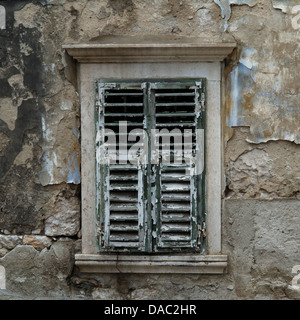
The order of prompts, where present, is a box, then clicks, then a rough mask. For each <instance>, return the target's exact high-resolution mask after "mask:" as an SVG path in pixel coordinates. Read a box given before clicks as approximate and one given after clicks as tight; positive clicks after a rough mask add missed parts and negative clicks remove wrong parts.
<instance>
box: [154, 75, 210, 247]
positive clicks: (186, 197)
mask: <svg viewBox="0 0 300 320" xmlns="http://www.w3.org/2000/svg"><path fill="white" fill-rule="evenodd" d="M204 89H205V88H204V81H199V82H170V83H168V82H159V83H151V85H150V89H149V90H150V92H149V96H150V98H149V103H150V104H151V105H152V107H151V109H152V128H155V129H156V131H155V135H154V136H155V137H153V136H152V144H153V141H154V140H155V141H156V145H157V146H159V147H158V149H157V151H156V152H154V155H155V156H156V159H155V160H154V161H156V165H154V167H153V170H152V172H153V177H152V216H153V219H154V221H153V222H154V230H153V231H154V232H153V236H154V238H155V240H154V243H155V246H154V250H155V251H166V250H175V251H178V250H188V249H191V250H195V249H198V250H201V251H203V249H204V241H203V232H202V230H203V229H204V225H205V224H204V221H205V212H204V198H205V195H204V192H203V183H204V172H202V169H201V166H202V167H203V166H204V154H203V152H204V145H203V143H204V138H203V131H202V130H203V129H204V105H205V104H204ZM161 129H165V130H163V131H161ZM166 129H167V130H169V132H168V131H167V130H166ZM201 129H202V130H201ZM184 134H185V139H183V137H184ZM168 135H169V137H171V138H172V139H170V150H169V148H168V145H169V142H168V141H167V140H168V139H166V137H167V136H168ZM197 136H198V139H197ZM180 139H182V140H180ZM181 146H182V148H181ZM165 147H167V148H165ZM152 149H153V145H152ZM164 151H166V152H164ZM169 151H170V152H169ZM197 151H198V152H197ZM183 152H185V159H184V161H182V163H180V161H179V159H180V157H181V158H182V156H183ZM168 154H170V156H168ZM196 154H197V155H196ZM154 161H152V162H154ZM199 167H200V170H199ZM197 170H199V171H198V172H197Z"/></svg>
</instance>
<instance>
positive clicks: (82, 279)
mask: <svg viewBox="0 0 300 320" xmlns="http://www.w3.org/2000/svg"><path fill="white" fill-rule="evenodd" d="M299 4H300V3H299ZM0 5H2V6H4V8H5V11H6V28H5V29H1V30H0V265H2V266H4V267H5V270H6V290H0V298H3V299H24V298H29V299H35V298H38V297H49V298H50V297H51V298H57V297H59V298H62V299H74V298H78V299H79V298H81V299H91V298H93V299H115V298H118V299H166V298H167V299H299V298H300V294H299V292H298V291H297V290H295V289H293V288H292V287H291V281H292V278H293V276H294V275H293V274H292V268H293V266H294V265H300V245H299V244H300V223H299V222H300V217H299V212H300V202H299V199H300V156H299V154H300V153H299V152H300V149H299V143H300V132H299V121H300V111H299V110H300V109H299V107H300V106H299V101H300V96H299V95H300V92H299V83H300V67H299V63H298V61H297V57H299V55H300V46H299V28H298V29H297V23H296V22H297V21H296V20H295V19H296V18H297V12H295V10H294V11H293V8H294V7H295V6H296V5H297V1H278V0H261V1H259V0H249V1H238V0H230V1H229V0H227V1H226V0H223V1H222V0H215V1H212V0H182V1H173V0H159V1H157V0H153V1H143V0H124V1H115V0H101V1H94V0H90V1H87V0H80V1H72V0H47V1H46V0H40V1H38V0H36V1H0ZM299 12H300V10H299ZM299 27H300V25H299ZM151 34H162V35H169V36H176V35H180V36H193V37H201V38H203V39H204V40H205V39H208V40H210V41H211V40H214V39H219V38H223V39H231V40H234V41H235V42H236V43H237V45H238V46H237V49H236V50H235V51H234V53H233V54H232V55H231V57H230V58H229V59H227V60H226V62H225V63H224V75H225V79H224V83H225V84H224V88H225V90H224V101H223V110H224V112H223V119H224V123H223V125H224V145H225V151H224V152H225V154H224V174H225V176H226V186H225V188H224V199H223V213H222V239H223V253H224V254H228V256H229V267H228V273H227V274H226V275H218V276H216V275H205V276H204V275H197V276H196V275H190V276H188V275H186V276H184V278H183V277H182V276H178V275H147V276H145V275H143V276H139V275H94V274H90V275H86V274H82V273H80V272H79V270H78V269H77V268H76V267H74V254H75V253H76V252H80V242H81V240H80V239H81V226H80V101H79V96H78V88H77V78H76V65H75V62H74V61H72V59H71V58H70V57H69V56H68V55H67V54H66V53H65V52H64V51H63V50H62V45H63V44H65V43H78V42H88V41H91V40H92V41H97V39H99V38H100V37H103V36H106V35H139V36H142V35H151Z"/></svg>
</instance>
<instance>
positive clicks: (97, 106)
mask: <svg viewBox="0 0 300 320" xmlns="http://www.w3.org/2000/svg"><path fill="white" fill-rule="evenodd" d="M99 108H100V113H103V111H104V108H103V104H102V103H101V102H100V100H97V101H96V111H97V112H98V111H99Z"/></svg>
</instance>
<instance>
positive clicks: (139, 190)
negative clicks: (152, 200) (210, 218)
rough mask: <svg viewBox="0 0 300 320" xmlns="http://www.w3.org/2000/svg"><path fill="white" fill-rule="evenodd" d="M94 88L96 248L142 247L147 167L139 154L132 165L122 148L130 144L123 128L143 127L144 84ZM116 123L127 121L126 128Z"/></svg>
mask: <svg viewBox="0 0 300 320" xmlns="http://www.w3.org/2000/svg"><path fill="white" fill-rule="evenodd" d="M98 91H99V103H98V117H97V118H98V119H99V121H98V124H97V128H99V134H98V135H99V137H98V138H97V143H98V148H97V153H98V157H97V159H98V161H97V162H98V163H99V162H100V164H99V165H98V170H97V172H99V176H98V177H97V178H98V179H97V180H98V186H97V188H98V209H99V211H98V215H99V220H100V230H101V234H100V248H101V250H107V251H127V250H130V251H143V250H145V242H146V237H145V206H146V204H145V186H146V185H147V183H146V180H147V176H146V174H147V173H146V170H147V166H145V165H144V164H142V163H141V162H140V161H139V158H138V157H137V159H136V160H137V161H136V163H134V164H132V163H131V162H130V161H129V159H128V158H127V151H128V150H129V149H130V148H131V147H132V145H133V144H134V143H135V142H134V141H133V142H127V139H128V136H127V131H128V132H130V131H131V130H134V129H143V128H144V125H145V116H144V115H145V112H144V108H145V103H144V99H145V98H144V89H143V88H142V87H141V84H140V83H139V84H136V83H105V84H102V83H99V86H98ZM120 124H124V125H125V124H126V126H127V129H126V128H125V127H123V129H124V130H123V129H122V128H121V127H120ZM105 135H106V136H105ZM114 136H115V137H116V138H115V139H114V138H113V137H114ZM120 149H122V150H123V153H122V151H120ZM114 150H116V153H114V152H113V151H114ZM101 157H102V159H100V158H101Z"/></svg>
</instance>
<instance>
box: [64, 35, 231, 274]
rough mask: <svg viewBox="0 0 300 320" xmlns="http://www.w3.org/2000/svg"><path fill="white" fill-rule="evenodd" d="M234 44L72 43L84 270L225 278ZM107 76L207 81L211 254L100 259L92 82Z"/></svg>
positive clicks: (102, 256)
mask: <svg viewBox="0 0 300 320" xmlns="http://www.w3.org/2000/svg"><path fill="white" fill-rule="evenodd" d="M235 47H236V44H235V43H224V42H220V43H210V44H207V43H201V42H199V40H198V39H196V40H195V39H192V40H191V39H185V40H184V41H180V43H178V42H175V43H174V41H169V42H155V43H123V42H122V41H120V42H119V43H115V42H113V43H98V44H67V45H64V46H63V49H65V50H66V51H67V52H68V54H69V55H70V56H72V57H73V58H74V59H75V60H77V62H78V71H77V72H78V85H79V94H80V100H81V194H82V196H81V199H82V203H81V217H82V252H81V253H80V254H76V255H75V264H76V265H77V266H78V267H79V268H80V271H81V272H96V273H189V274H202V273H204V274H205V273H206V274H223V273H225V272H226V271H227V261H228V257H227V255H224V254H222V241H221V213H222V204H221V197H222V185H223V178H222V177H223V165H222V162H223V143H222V141H223V134H222V113H221V100H222V99H221V95H222V92H221V87H222V61H223V60H224V59H225V58H226V57H227V56H228V55H229V54H230V53H231V52H232V51H233V49H234V48H235ZM99 78H102V79H105V78H107V79H119V80H126V79H127V80H128V79H145V80H147V79H177V78H180V79H182V78H194V79H195V78H206V81H207V110H206V130H207V131H206V143H205V145H206V150H205V152H206V158H207V159H209V161H207V166H206V210H207V220H206V229H207V254H206V255H200V254H199V255H195V254H184V253H182V254H179V255H178V254H176V255H175V254H164V255H146V254H145V255H134V254H130V255H121V254H103V253H100V252H99V250H98V245H97V221H96V201H95V199H96V185H95V183H91V181H95V156H91V155H95V126H94V123H95V100H96V97H95V82H96V80H98V79H99Z"/></svg>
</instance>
